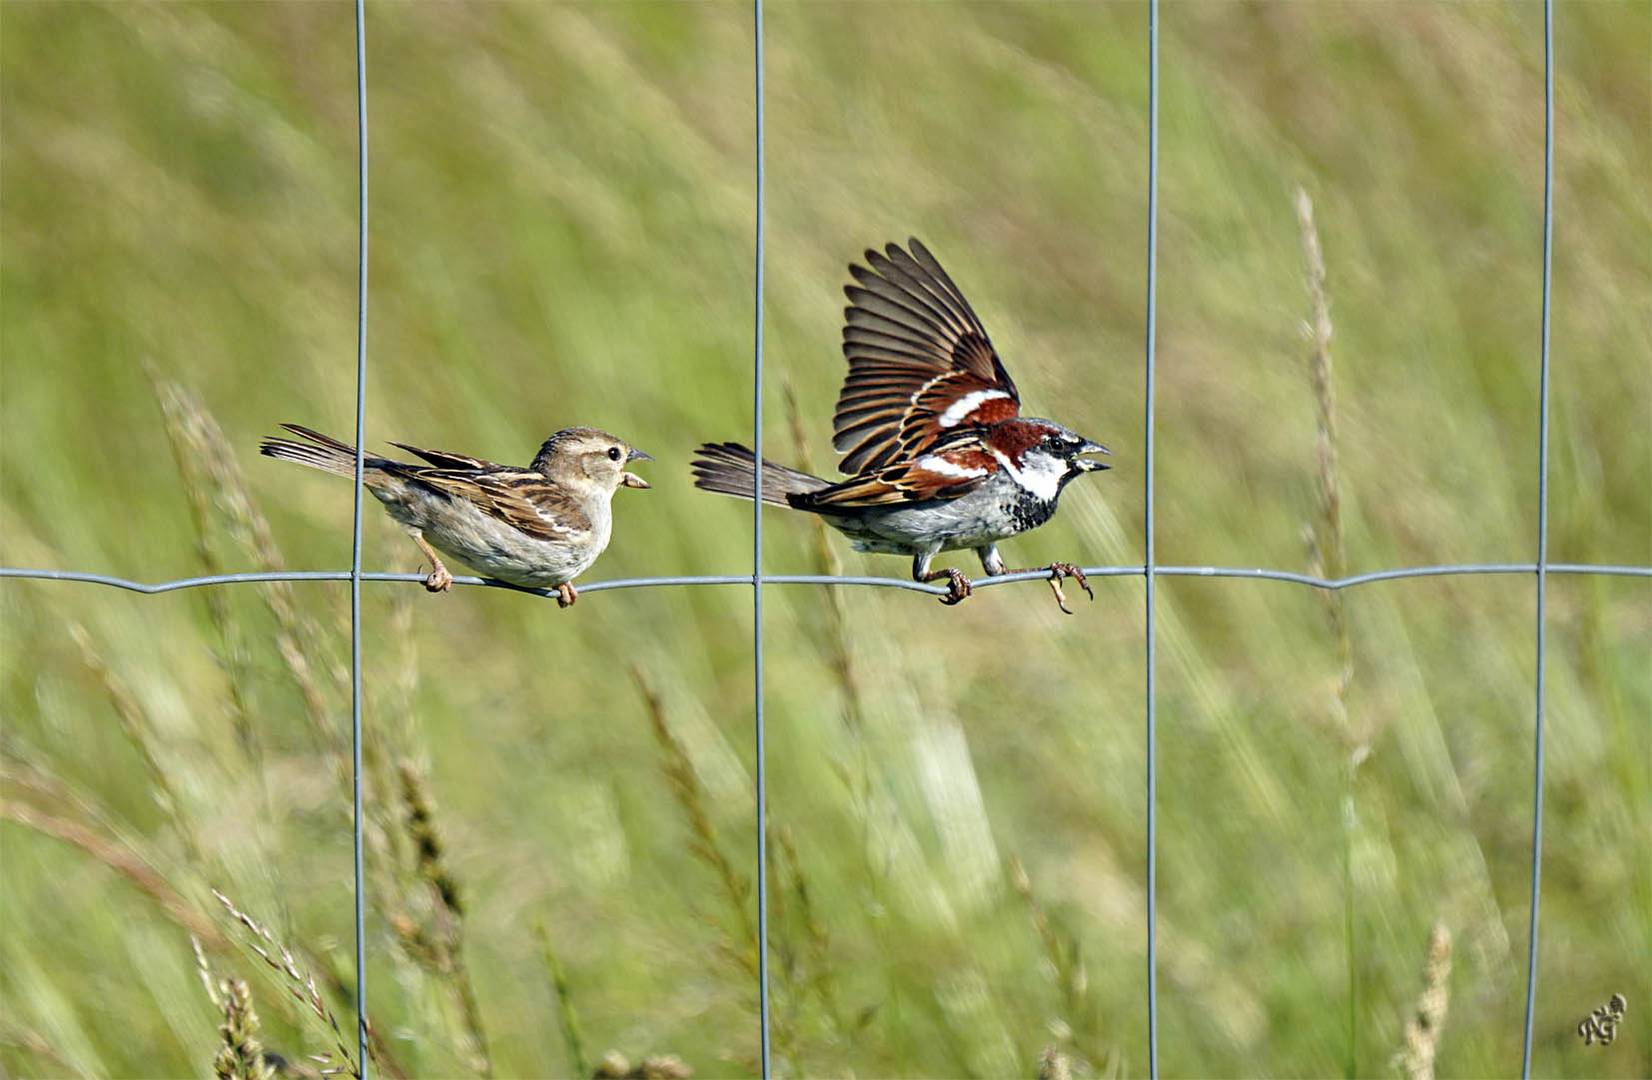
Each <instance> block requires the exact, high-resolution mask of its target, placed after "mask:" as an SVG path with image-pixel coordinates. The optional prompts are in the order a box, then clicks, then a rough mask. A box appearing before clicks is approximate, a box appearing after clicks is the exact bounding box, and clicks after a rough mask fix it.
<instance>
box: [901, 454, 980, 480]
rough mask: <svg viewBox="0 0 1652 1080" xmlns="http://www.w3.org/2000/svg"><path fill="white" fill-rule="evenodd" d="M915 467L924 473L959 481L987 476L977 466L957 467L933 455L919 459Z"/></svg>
mask: <svg viewBox="0 0 1652 1080" xmlns="http://www.w3.org/2000/svg"><path fill="white" fill-rule="evenodd" d="M917 466H918V468H920V469H922V470H924V471H925V472H932V473H934V474H935V475H936V476H951V477H956V478H957V479H959V480H974V479H975V478H977V477H980V476H985V475H987V470H985V469H983V468H981V467H979V466H970V465H957V464H954V463H953V462H950V461H948V460H947V459H946V458H944V457H936V456H935V455H934V454H930V455H928V456H926V457H921V458H919V459H918V461H917Z"/></svg>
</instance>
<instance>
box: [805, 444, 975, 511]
mask: <svg viewBox="0 0 1652 1080" xmlns="http://www.w3.org/2000/svg"><path fill="white" fill-rule="evenodd" d="M999 467H1000V466H999V464H998V459H997V458H996V457H994V456H993V454H992V453H991V451H989V450H988V449H987V447H986V445H985V444H984V443H983V442H982V441H981V438H980V436H979V435H978V434H977V433H975V432H968V431H966V432H961V433H959V434H957V435H955V436H954V437H952V438H950V439H947V440H945V442H944V443H942V444H937V445H935V446H931V447H930V448H928V449H927V450H926V451H924V452H923V453H921V454H918V455H917V456H915V457H912V458H909V459H907V460H903V461H899V462H896V463H895V464H892V465H886V466H883V467H882V468H878V469H868V470H867V471H865V472H863V473H861V474H860V475H859V476H855V477H852V478H850V479H848V480H845V481H843V482H842V483H840V484H834V485H832V486H831V487H828V488H823V489H821V490H820V491H812V492H809V493H807V494H802V495H794V496H791V497H790V498H791V503H792V505H793V506H796V507H799V508H801V509H805V510H832V509H843V510H847V509H852V508H855V507H866V506H889V505H894V504H900V503H921V502H934V501H937V500H942V501H944V500H949V499H956V498H958V497H959V496H960V495H964V494H966V493H968V492H970V491H974V490H975V489H976V488H977V487H980V486H981V484H983V483H985V482H986V480H987V479H988V478H989V477H991V476H992V474H993V473H996V472H997V471H998V469H999Z"/></svg>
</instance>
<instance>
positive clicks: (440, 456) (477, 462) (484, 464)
mask: <svg viewBox="0 0 1652 1080" xmlns="http://www.w3.org/2000/svg"><path fill="white" fill-rule="evenodd" d="M390 445H391V446H399V447H401V448H402V449H403V450H406V451H407V452H408V453H409V454H417V455H418V456H419V457H422V458H424V459H425V460H426V461H428V462H430V463H431V464H432V465H434V466H436V467H437V468H438V469H498V468H501V466H500V465H498V464H496V463H494V462H492V461H489V460H487V459H486V458H479V457H471V456H470V455H469V454H455V453H452V452H450V451H447V450H425V449H422V448H420V447H417V446H409V445H408V444H407V443H404V442H394V441H392V442H391V443H390Z"/></svg>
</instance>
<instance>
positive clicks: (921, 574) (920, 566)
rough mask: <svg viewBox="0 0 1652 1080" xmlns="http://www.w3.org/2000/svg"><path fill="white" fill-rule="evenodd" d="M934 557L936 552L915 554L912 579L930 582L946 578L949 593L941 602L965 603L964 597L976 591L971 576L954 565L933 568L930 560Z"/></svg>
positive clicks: (950, 604) (946, 603) (949, 604)
mask: <svg viewBox="0 0 1652 1080" xmlns="http://www.w3.org/2000/svg"><path fill="white" fill-rule="evenodd" d="M934 557H935V553H934V552H929V553H927V554H922V555H914V556H913V557H912V580H913V581H922V582H930V581H939V580H940V579H941V578H946V580H947V593H946V595H945V596H943V597H941V603H943V604H945V605H947V606H948V607H951V606H952V605H953V604H961V603H963V601H964V599H965V598H966V597H968V596H969V594H970V593H971V592H973V591H974V587H973V586H971V585H970V583H969V578H967V577H965V576H964V572H963V571H962V570H957V569H954V568H952V567H947V568H946V569H944V570H931V569H930V568H929V560H930V559H933V558H934Z"/></svg>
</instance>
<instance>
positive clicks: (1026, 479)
mask: <svg viewBox="0 0 1652 1080" xmlns="http://www.w3.org/2000/svg"><path fill="white" fill-rule="evenodd" d="M992 456H993V457H995V458H997V459H998V463H999V464H1000V465H1002V466H1004V471H1005V472H1007V473H1009V474H1010V476H1011V478H1013V479H1014V480H1015V482H1016V483H1018V484H1020V485H1021V486H1022V487H1024V488H1026V489H1027V490H1028V491H1030V492H1032V493H1033V494H1034V495H1036V496H1038V497H1039V498H1040V499H1047V500H1052V501H1053V500H1054V499H1055V497H1056V496H1057V495H1059V494H1061V478H1062V477H1063V476H1065V475H1066V474H1067V466H1066V464H1065V463H1063V462H1061V461H1057V460H1056V459H1055V458H1053V457H1050V456H1049V455H1048V454H1028V455H1027V456H1026V457H1025V458H1024V459H1022V465H1023V466H1024V467H1023V468H1019V469H1018V468H1016V467H1015V462H1013V461H1011V460H1010V459H1009V457H1008V455H1006V454H1004V453H1003V452H1002V451H999V450H994V451H993V452H992Z"/></svg>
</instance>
